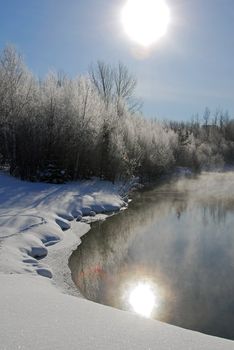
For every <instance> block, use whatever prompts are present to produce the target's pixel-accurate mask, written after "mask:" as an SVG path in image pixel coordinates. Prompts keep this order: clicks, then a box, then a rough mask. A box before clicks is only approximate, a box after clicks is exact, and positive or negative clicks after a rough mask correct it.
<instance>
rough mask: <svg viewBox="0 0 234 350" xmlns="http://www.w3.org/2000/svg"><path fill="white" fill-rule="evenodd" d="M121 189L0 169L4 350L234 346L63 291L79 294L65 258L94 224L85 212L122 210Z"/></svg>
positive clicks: (0, 342)
mask: <svg viewBox="0 0 234 350" xmlns="http://www.w3.org/2000/svg"><path fill="white" fill-rule="evenodd" d="M119 190H120V188H119V186H114V185H113V184H111V183H108V182H101V181H96V180H93V181H86V182H80V183H71V184H67V185H64V186H63V185H62V186H61V185H49V184H32V183H27V182H21V181H19V180H16V179H14V178H11V177H9V176H8V175H6V174H3V173H1V174H0V198H1V202H0V225H1V227H0V285H1V288H0V321H1V327H0V349H1V350H2V349H7V350H14V349H36V350H37V349H82V350H86V349H102V350H105V349H180V350H181V349H186V350H187V349H194V350H195V349H196V350H197V349H212V350H213V349H220V350H221V349H224V350H225V349H233V342H231V341H226V340H223V339H218V338H214V337H209V336H205V335H202V334H199V333H195V332H191V331H186V330H183V329H180V328H177V327H173V326H169V325H165V324H162V323H160V322H157V321H151V320H146V319H142V318H140V317H137V316H135V315H132V314H130V313H127V312H122V311H118V310H114V309H111V308H108V307H105V306H102V305H97V304H95V303H92V302H90V301H87V300H84V299H82V298H77V297H73V296H71V295H66V294H64V293H61V290H62V291H63V292H64V291H69V294H76V289H75V288H73V285H72V282H71V280H70V279H69V271H68V267H67V260H68V257H69V255H70V253H71V250H72V248H73V247H75V246H77V245H78V243H80V237H81V236H82V235H83V234H84V233H86V232H87V231H88V229H89V225H88V224H86V223H84V222H80V219H81V215H87V214H89V215H91V217H90V218H94V217H95V216H94V215H95V213H96V214H97V216H98V215H99V218H100V219H102V218H104V216H103V214H102V213H103V212H106V211H113V210H119V209H121V208H122V207H123V206H124V205H126V204H125V202H124V201H123V200H122V199H121V197H120V195H119ZM121 192H122V191H121ZM98 213H100V214H98ZM97 216H96V218H97ZM76 217H77V218H78V220H79V221H78V222H76V221H75V220H74V218H76ZM61 227H62V228H63V230H64V231H62V230H61ZM55 243H56V244H55ZM46 255H47V256H46ZM45 256H46V257H45ZM41 275H43V276H46V277H52V279H48V278H43V277H41ZM51 281H52V282H54V283H51ZM58 286H59V287H60V288H57V287H58Z"/></svg>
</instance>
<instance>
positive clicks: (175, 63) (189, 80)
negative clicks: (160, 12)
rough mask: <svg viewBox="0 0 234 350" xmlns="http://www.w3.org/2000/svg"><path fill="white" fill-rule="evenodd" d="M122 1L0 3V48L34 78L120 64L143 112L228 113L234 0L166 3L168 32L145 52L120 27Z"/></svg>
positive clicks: (233, 84)
mask: <svg viewBox="0 0 234 350" xmlns="http://www.w3.org/2000/svg"><path fill="white" fill-rule="evenodd" d="M126 1H127V0H20V1H19V0H5V1H4V0H0V9H1V11H0V49H2V48H4V46H5V45H6V44H8V43H11V44H14V45H15V46H16V48H17V49H18V50H19V51H20V52H21V53H22V54H23V56H24V58H25V61H26V63H27V65H28V66H29V68H30V69H31V70H32V71H33V72H34V73H35V74H36V75H38V76H40V77H43V76H45V75H46V73H47V72H48V71H49V70H51V69H52V70H59V71H63V72H65V73H67V74H68V75H69V76H70V77H74V76H77V75H79V74H83V73H86V72H87V71H88V68H89V66H90V64H91V63H92V62H96V61H97V60H103V61H105V62H106V63H110V64H116V63H118V62H119V61H121V62H123V63H124V64H125V65H126V66H127V67H128V68H129V71H130V72H131V73H133V74H134V75H135V76H136V78H137V81H138V85H137V91H136V94H137V96H139V97H140V98H141V99H142V100H143V113H144V114H145V115H146V116H147V117H153V118H155V117H156V118H159V119H172V120H189V119H190V118H191V116H192V115H194V114H196V113H199V114H202V113H203V112H204V110H205V107H206V106H208V107H209V108H210V109H211V110H216V109H217V108H219V109H221V108H222V109H224V110H228V111H229V113H230V114H231V116H233V115H234V98H233V97H234V60H233V57H234V0H166V2H167V4H168V6H169V8H170V13H171V22H170V25H169V28H168V31H167V34H166V35H165V36H164V37H163V38H161V39H160V40H159V41H158V42H157V43H156V44H155V45H153V46H152V47H151V48H150V50H149V52H147V53H145V52H143V51H142V48H141V47H140V46H138V45H137V44H136V43H134V42H133V41H131V40H130V38H129V37H128V36H127V35H126V33H125V32H124V29H123V25H122V22H121V11H122V8H123V6H124V4H125V3H126Z"/></svg>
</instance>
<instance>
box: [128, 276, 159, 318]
mask: <svg viewBox="0 0 234 350" xmlns="http://www.w3.org/2000/svg"><path fill="white" fill-rule="evenodd" d="M129 303H130V305H131V306H132V308H133V310H134V311H135V312H136V313H138V314H140V315H142V316H144V317H150V316H151V314H152V311H153V309H154V307H155V306H157V300H156V295H155V293H154V291H153V289H152V287H151V286H150V285H149V284H148V283H139V284H138V285H137V286H136V287H134V288H133V289H132V291H131V292H130V295H129Z"/></svg>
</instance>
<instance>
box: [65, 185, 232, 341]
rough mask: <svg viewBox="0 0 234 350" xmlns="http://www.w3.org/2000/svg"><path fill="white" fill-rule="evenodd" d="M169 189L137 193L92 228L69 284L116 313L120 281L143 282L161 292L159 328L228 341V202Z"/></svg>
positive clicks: (75, 259) (73, 262)
mask: <svg viewBox="0 0 234 350" xmlns="http://www.w3.org/2000/svg"><path fill="white" fill-rule="evenodd" d="M173 186H174V185H165V186H161V187H159V188H156V189H155V190H150V191H144V192H140V193H136V194H135V195H134V201H133V202H132V203H131V205H130V206H129V209H128V210H126V211H124V212H122V213H121V214H119V215H116V216H113V217H112V218H110V219H108V220H107V221H106V222H104V223H102V224H100V223H96V224H95V225H93V227H92V229H91V231H90V232H89V233H88V234H87V235H86V236H85V237H84V239H83V240H82V244H81V246H79V248H78V249H77V251H76V252H74V253H73V256H72V257H71V261H70V266H72V275H73V279H74V281H75V282H76V284H77V285H78V286H79V288H80V289H81V291H83V293H84V294H85V296H86V297H88V298H90V299H92V300H94V301H98V302H102V303H106V304H109V305H112V306H118V307H121V305H120V303H119V301H118V297H119V296H118V293H119V288H120V285H121V283H122V281H123V280H124V279H128V278H131V277H132V276H134V275H136V276H137V275H139V276H140V275H141V274H142V275H143V276H144V275H146V274H149V275H150V276H151V277H153V278H154V279H155V281H156V282H158V283H159V284H161V285H162V287H163V288H164V290H165V291H166V295H165V301H164V302H163V305H162V308H161V310H160V313H159V314H158V317H159V318H160V320H163V321H166V322H169V323H172V324H176V325H179V326H182V327H185V328H191V329H194V330H198V331H203V332H207V333H209V334H214V335H219V336H224V337H230V338H234V334H233V329H232V328H233V324H234V316H233V315H234V293H233V290H234V281H232V279H231V278H230V276H233V272H234V256H233V251H234V238H233V231H232V227H233V224H234V220H233V217H232V215H229V214H230V213H233V210H234V199H232V198H230V197H228V198H224V197H223V196H218V197H214V196H213V197H212V196H210V195H209V193H208V194H207V196H205V195H206V194H205V193H204V196H203V197H201V196H200V195H199V196H198V195H197V193H196V191H194V192H192V193H189V191H187V190H186V191H184V190H183V186H181V189H180V190H178V188H176V189H174V187H173ZM197 186H198V187H199V181H197ZM204 220H205V221H204Z"/></svg>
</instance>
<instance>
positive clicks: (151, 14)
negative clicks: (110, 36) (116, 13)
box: [122, 0, 170, 47]
mask: <svg viewBox="0 0 234 350" xmlns="http://www.w3.org/2000/svg"><path fill="white" fill-rule="evenodd" d="M169 22H170V10H169V7H168V5H167V4H166V2H165V0H128V1H127V3H126V4H125V6H124V7H123V10H122V23H123V26H124V30H125V32H126V33H127V35H128V36H129V37H130V38H131V39H132V40H133V41H135V42H137V43H138V44H139V45H142V46H145V47H149V46H151V45H152V44H153V43H155V42H156V41H158V40H159V39H160V38H161V37H163V36H164V35H165V34H166V32H167V28H168V25H169Z"/></svg>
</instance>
